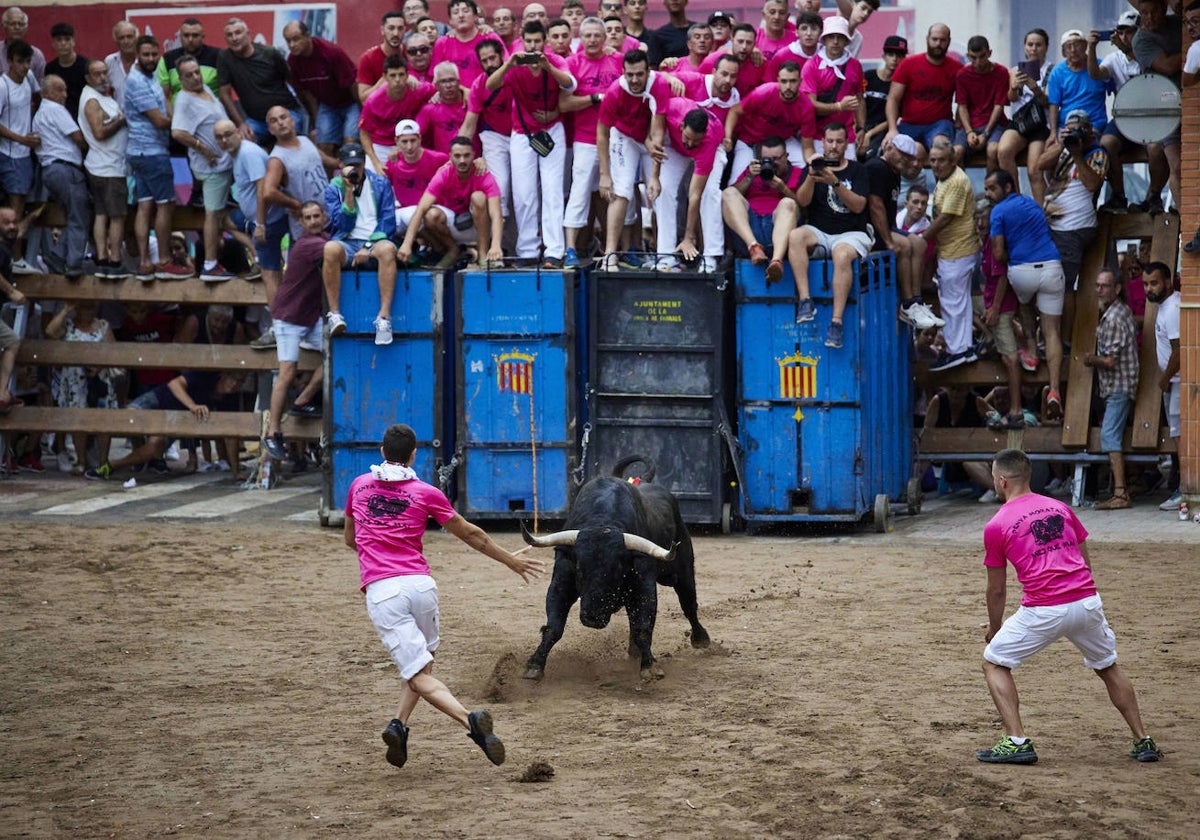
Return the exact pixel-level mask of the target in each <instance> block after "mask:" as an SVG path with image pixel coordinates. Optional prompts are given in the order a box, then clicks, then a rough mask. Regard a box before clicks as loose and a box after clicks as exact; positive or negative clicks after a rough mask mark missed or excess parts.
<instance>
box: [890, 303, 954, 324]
mask: <svg viewBox="0 0 1200 840" xmlns="http://www.w3.org/2000/svg"><path fill="white" fill-rule="evenodd" d="M900 317H901V319H903V320H905V321H908V323H910V324H912V325H913V326H914V327H915V328H916V329H918V330H928V329H931V328H932V327H944V326H946V322H945V321H943V320H942V319H941V318H939V317H937V316H936V315H934V314H933V310H932V309H930V308H929V307H928V306H926V305H925V304H924V303H921V302H920V301H916V302H914V303H910V304H909V305H908V306H901V307H900Z"/></svg>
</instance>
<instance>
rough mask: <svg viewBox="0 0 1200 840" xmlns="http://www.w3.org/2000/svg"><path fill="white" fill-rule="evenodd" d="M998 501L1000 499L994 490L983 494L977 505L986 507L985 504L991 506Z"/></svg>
mask: <svg viewBox="0 0 1200 840" xmlns="http://www.w3.org/2000/svg"><path fill="white" fill-rule="evenodd" d="M999 500H1000V497H999V496H997V495H996V491H995V490H988V491H987V492H986V493H984V494H983V495H982V496H980V497H979V504H981V505H987V504H991V503H993V502H997V501H999Z"/></svg>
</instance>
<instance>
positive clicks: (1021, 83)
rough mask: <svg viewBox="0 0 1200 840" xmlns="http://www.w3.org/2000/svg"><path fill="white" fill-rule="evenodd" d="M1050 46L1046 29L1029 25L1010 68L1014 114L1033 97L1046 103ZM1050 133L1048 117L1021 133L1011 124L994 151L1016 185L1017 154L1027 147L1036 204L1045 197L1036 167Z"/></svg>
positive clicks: (1010, 96) (1043, 180)
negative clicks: (1021, 51) (1022, 52)
mask: <svg viewBox="0 0 1200 840" xmlns="http://www.w3.org/2000/svg"><path fill="white" fill-rule="evenodd" d="M1049 49H1050V36H1049V35H1048V34H1047V33H1046V30H1044V29H1031V30H1029V31H1028V32H1026V33H1025V41H1024V50H1025V61H1023V62H1020V63H1018V64H1017V66H1016V67H1013V68H1011V69H1010V70H1009V87H1008V105H1009V110H1010V112H1011V113H1012V114H1013V115H1014V116H1015V115H1016V114H1017V112H1019V111H1021V110H1022V109H1023V108H1025V107H1026V106H1028V105H1029V103H1030V102H1031V101H1032V100H1035V99H1036V100H1037V102H1038V104H1039V105H1040V106H1041V107H1042V108H1045V107H1047V105H1048V103H1049V100H1048V99H1047V98H1046V83H1047V81H1048V80H1049V77H1050V72H1051V70H1052V69H1053V67H1054V64H1053V63H1052V62H1048V61H1046V55H1047V53H1048V51H1049ZM1027 71H1028V72H1027ZM1031 73H1032V74H1033V75H1030V74H1031ZM1049 137H1050V125H1049V121H1048V120H1047V124H1046V125H1044V126H1043V125H1040V124H1039V125H1036V126H1034V127H1033V128H1030V129H1027V130H1026V132H1025V133H1024V134H1022V133H1021V132H1020V131H1018V130H1017V129H1016V128H1014V127H1012V126H1011V125H1010V126H1009V127H1008V128H1007V129H1005V131H1004V134H1002V135H1001V136H1000V148H999V150H998V152H997V157H998V162H999V164H1000V168H1001V169H1003V170H1004V171H1005V172H1007V173H1008V174H1009V175H1010V176H1011V177H1012V180H1013V183H1014V184H1016V185H1017V187H1018V189H1019V188H1020V184H1021V181H1020V176H1019V174H1018V173H1017V155H1018V154H1019V153H1020V152H1021V150H1023V149H1028V152H1027V153H1026V158H1025V160H1026V165H1025V169H1026V171H1027V172H1028V174H1029V193H1030V195H1032V196H1033V200H1034V201H1036V202H1037V203H1038V204H1041V203H1042V202H1043V200H1045V197H1046V179H1045V178H1043V177H1042V173H1041V172H1040V171H1039V170H1038V168H1037V159H1038V158H1039V157H1041V154H1042V150H1043V149H1044V148H1045V146H1046V140H1047V139H1048V138H1049Z"/></svg>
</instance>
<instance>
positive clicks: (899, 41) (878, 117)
mask: <svg viewBox="0 0 1200 840" xmlns="http://www.w3.org/2000/svg"><path fill="white" fill-rule="evenodd" d="M907 55H908V39H907V38H901V37H900V36H899V35H889V36H887V38H886V39H885V40H884V42H883V63H882V64H881V65H880V66H879V67H876V68H874V69H871V70H868V71H867V72H866V76H865V84H866V89H865V91H864V92H863V99H865V100H866V103H867V118H866V122H864V123H863V127H864V128H865V129H866V131H864V132H863V136H862V137H861V138H860V139H859V141H858V143H857V144H855V149H856V150H857V151H858V157H859V160H863V159H864V158H866V157H868V156H871V155H876V154H879V148H880V146H882V145H883V136H884V135H885V134H887V130H888V122H887V99H888V91H890V90H891V88H892V74H893V73H895V72H896V68H897V67H899V66H900V62H901V61H903V60H904V58H905V56H907Z"/></svg>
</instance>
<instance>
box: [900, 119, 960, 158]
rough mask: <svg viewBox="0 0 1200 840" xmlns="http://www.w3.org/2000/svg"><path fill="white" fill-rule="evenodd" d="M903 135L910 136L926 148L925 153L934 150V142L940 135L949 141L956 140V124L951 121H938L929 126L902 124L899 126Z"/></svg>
mask: <svg viewBox="0 0 1200 840" xmlns="http://www.w3.org/2000/svg"><path fill="white" fill-rule="evenodd" d="M898 128H899V131H900V133H901V134H905V135H908V136H909V137H911V138H912V139H914V140H916V141H917V142H918V143H920V144H922V145H923V146H924V147H925V151H929V150H930V149H932V148H933V140H934V138H935V137H937V136H938V135H939V134H941V135H944V136H945V137H946V139H947V140H953V139H954V123H952V122H950V120H938V121H937V122H935V123H930V124H929V125H914V124H913V123H907V122H901V123H900V125H899V127H898Z"/></svg>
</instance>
